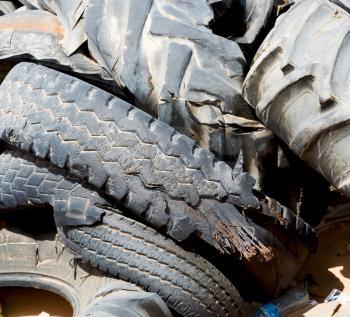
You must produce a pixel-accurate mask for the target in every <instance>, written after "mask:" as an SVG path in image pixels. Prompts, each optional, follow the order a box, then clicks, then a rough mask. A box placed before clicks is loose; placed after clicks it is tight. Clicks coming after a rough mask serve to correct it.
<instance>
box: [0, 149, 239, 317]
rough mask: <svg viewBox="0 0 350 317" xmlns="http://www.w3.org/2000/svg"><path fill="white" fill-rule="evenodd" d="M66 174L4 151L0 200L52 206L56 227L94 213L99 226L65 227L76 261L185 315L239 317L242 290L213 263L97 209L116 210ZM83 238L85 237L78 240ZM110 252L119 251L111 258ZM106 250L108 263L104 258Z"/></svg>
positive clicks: (9, 204) (21, 154) (8, 203)
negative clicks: (130, 283)
mask: <svg viewBox="0 0 350 317" xmlns="http://www.w3.org/2000/svg"><path fill="white" fill-rule="evenodd" d="M66 174H67V173H65V171H60V170H59V169H57V168H54V167H53V166H50V165H49V164H48V163H47V162H45V161H44V160H42V159H38V158H35V157H33V156H32V155H30V154H28V153H26V152H24V151H21V150H17V151H13V150H9V151H6V152H5V153H2V154H1V156H0V202H1V203H2V204H4V205H5V206H6V207H13V208H15V207H18V206H30V205H33V204H35V205H38V206H40V205H43V204H45V203H48V204H50V205H52V206H53V208H54V212H55V220H56V223H57V222H58V221H57V220H60V221H64V222H65V223H69V222H71V223H72V224H73V225H76V224H79V221H80V220H79V216H80V213H83V214H85V215H87V214H91V215H92V216H91V217H90V218H88V219H90V220H91V219H93V217H94V216H96V215H97V217H98V218H96V220H99V223H97V224H96V225H95V226H94V227H81V228H80V227H79V228H77V229H75V228H67V229H65V230H66V231H67V238H65V239H64V241H65V244H66V246H67V247H68V248H70V249H72V250H73V251H74V252H75V253H77V254H78V255H79V256H78V257H80V256H82V258H83V259H84V260H85V261H88V262H91V263H92V264H94V265H95V266H98V267H99V268H100V269H102V270H103V271H105V272H106V273H110V274H111V275H113V276H117V277H120V278H122V279H126V280H128V281H133V283H136V284H138V285H140V286H141V287H143V288H145V289H148V290H150V289H152V290H153V291H154V292H156V293H158V294H159V295H160V296H161V297H162V298H163V299H164V300H166V301H167V303H168V305H169V307H171V308H173V309H174V310H175V311H177V312H179V313H181V314H184V315H185V316H195V315H196V314H197V315H198V316H217V315H220V316H221V314H222V316H237V315H238V313H239V306H240V305H241V300H240V297H239V294H238V292H237V291H236V289H235V288H234V286H233V285H232V284H231V283H230V282H229V281H228V280H227V279H226V278H225V277H224V276H223V275H222V274H221V273H220V272H219V271H218V270H216V269H215V268H214V267H213V266H212V265H211V264H210V263H208V262H207V261H205V260H204V259H203V258H201V257H200V256H196V255H194V254H192V253H190V252H186V251H184V250H182V249H181V248H180V247H179V246H177V245H176V244H175V243H174V242H173V241H171V240H169V239H166V238H165V237H163V236H162V235H161V234H158V233H157V232H156V231H154V230H153V229H150V228H147V227H146V226H144V225H141V224H139V223H137V222H135V221H132V220H130V219H128V218H126V217H124V216H122V215H118V214H113V213H111V212H109V211H107V210H102V209H101V208H99V207H96V206H105V207H106V208H108V207H109V209H110V210H111V209H112V207H111V206H108V205H110V203H109V202H108V201H106V200H105V199H104V198H102V197H99V196H98V194H97V193H96V192H94V190H93V189H91V188H89V187H84V186H83V185H82V184H79V182H78V180H77V179H74V178H70V176H69V175H66ZM62 206H64V207H63V208H62ZM89 211H90V213H89ZM115 212H119V213H121V212H120V211H118V210H116V209H115ZM104 214H107V215H104ZM101 215H104V217H103V218H101ZM64 217H68V221H67V219H64ZM77 219H78V220H77ZM101 222H102V224H101ZM111 232H112V233H111ZM82 234H83V237H84V239H80V238H79V237H81V236H82ZM111 234H112V236H111ZM98 239H105V241H102V240H101V241H99V240H98ZM96 242H98V243H96ZM100 246H101V247H100ZM111 250H116V252H115V253H113V254H112V253H111V252H110V251H111ZM106 251H108V254H107V255H108V259H107V258H106V259H105V258H104V257H103V256H104V255H106ZM99 254H100V255H101V256H97V255H99ZM107 260H108V268H106V264H105V263H106V262H105V261H107ZM122 263H124V264H122ZM145 266H146V268H145ZM145 270H146V271H145ZM147 270H148V271H147ZM136 273H138V274H136ZM150 273H153V274H154V276H153V277H151V276H150V275H149V274H150ZM143 274H144V275H146V276H144V275H143ZM169 283H171V284H169ZM193 290H197V291H198V290H200V294H199V295H198V296H195V297H193V298H192V297H190V296H188V295H189V293H191V292H193ZM171 294H172V296H171V298H169V296H170V295H171ZM180 302H181V304H180ZM203 307H206V308H203ZM214 312H215V313H214Z"/></svg>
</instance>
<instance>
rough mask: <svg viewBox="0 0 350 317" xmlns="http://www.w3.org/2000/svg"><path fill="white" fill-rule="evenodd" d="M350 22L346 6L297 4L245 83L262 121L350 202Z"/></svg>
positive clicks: (308, 1)
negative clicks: (349, 31) (349, 65)
mask: <svg viewBox="0 0 350 317" xmlns="http://www.w3.org/2000/svg"><path fill="white" fill-rule="evenodd" d="M349 25H350V16H349V9H348V8H347V6H346V2H342V1H333V2H332V1H325V0H320V1H316V0H302V1H296V3H295V5H293V6H292V7H291V9H289V10H288V11H287V13H285V14H283V15H281V16H280V18H279V19H278V21H277V23H276V26H275V27H274V29H273V30H272V31H271V32H270V34H269V35H268V37H267V38H266V39H265V41H264V43H263V45H262V46H261V48H260V49H259V51H258V53H257V55H256V57H255V61H254V63H253V66H252V68H251V69H250V71H249V73H248V75H247V78H246V80H245V82H244V97H245V99H246V100H247V101H248V102H249V104H250V105H251V106H252V107H254V108H255V109H256V112H257V114H258V116H259V118H260V119H261V120H262V122H264V123H265V124H266V125H267V127H269V128H270V129H271V130H272V131H274V132H275V133H276V135H277V136H278V137H280V138H281V139H282V140H283V141H284V142H285V143H286V144H287V145H288V147H289V148H291V149H292V150H293V151H294V152H295V153H296V154H297V155H299V156H300V157H301V158H302V159H303V160H305V161H306V162H307V163H308V164H309V165H311V166H312V167H313V168H315V169H316V170H317V171H319V172H320V173H321V174H322V175H323V176H324V177H325V178H326V179H327V180H328V181H329V182H331V183H332V184H333V186H334V187H335V188H337V189H339V190H340V191H341V192H343V193H344V194H345V195H347V196H348V197H350V179H349V176H348V175H349V159H350V157H349V153H348V151H347V150H346V149H347V148H348V143H349V118H350V110H349V109H350V108H349V107H348V103H349V100H350V95H349V89H348V88H347V86H346V84H347V82H348V79H349V67H348V62H347V60H348V54H349V47H350V46H349V43H350V42H349V35H348V30H349ZM325 52H327V54H325Z"/></svg>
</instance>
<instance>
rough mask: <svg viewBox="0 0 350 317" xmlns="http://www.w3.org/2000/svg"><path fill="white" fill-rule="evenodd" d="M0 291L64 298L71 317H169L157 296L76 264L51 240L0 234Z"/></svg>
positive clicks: (5, 231) (7, 232)
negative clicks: (21, 290)
mask: <svg viewBox="0 0 350 317" xmlns="http://www.w3.org/2000/svg"><path fill="white" fill-rule="evenodd" d="M0 254H1V255H2V256H1V257H0V285H1V287H32V288H40V289H46V290H48V291H51V292H53V293H56V294H58V295H61V296H62V297H64V298H65V299H66V300H67V301H68V302H69V303H70V304H71V306H72V308H73V312H74V317H88V316H94V317H112V316H113V317H140V316H143V317H147V316H157V317H171V313H170V311H169V309H168V308H167V306H166V305H165V303H164V302H163V301H162V300H161V299H160V297H159V296H158V295H157V294H154V293H147V292H144V291H142V290H141V289H140V288H138V287H137V286H135V285H133V284H130V283H127V282H124V281H119V280H116V279H113V278H110V277H107V276H106V275H105V274H103V273H101V272H99V271H98V270H96V269H93V268H91V267H89V266H87V265H80V264H79V263H78V262H77V261H75V259H74V256H73V255H72V254H71V253H69V252H68V250H67V249H65V248H64V247H63V245H62V244H61V243H60V242H58V241H55V240H53V239H52V238H51V237H50V236H39V237H37V240H36V239H35V238H32V237H30V236H27V235H24V234H22V233H20V232H17V230H16V229H10V228H8V229H1V230H0Z"/></svg>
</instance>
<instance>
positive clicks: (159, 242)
mask: <svg viewBox="0 0 350 317" xmlns="http://www.w3.org/2000/svg"><path fill="white" fill-rule="evenodd" d="M63 232H64V234H63V236H65V238H63V241H64V242H65V244H66V245H67V246H68V247H69V248H70V249H71V250H73V251H75V252H76V253H78V254H79V255H80V256H81V258H82V260H83V261H86V262H88V263H89V264H91V265H92V266H95V267H98V268H99V269H100V270H102V271H104V272H106V273H108V274H111V275H113V276H115V277H119V278H121V279H123V280H126V281H130V282H133V283H136V284H138V285H140V286H141V287H143V288H144V289H146V290H147V291H151V292H155V293H157V294H159V295H160V297H161V298H163V300H164V301H165V302H166V304H167V305H168V307H170V308H172V309H173V310H174V311H176V312H178V313H180V314H181V315H183V316H240V315H241V314H242V313H243V312H242V310H241V308H242V307H241V306H242V301H241V299H240V296H239V293H238V292H237V290H236V289H235V288H234V287H233V286H232V284H231V283H230V282H229V281H228V280H227V279H226V278H225V277H224V276H223V275H222V274H221V273H220V272H219V271H218V270H217V269H216V268H215V267H213V266H212V265H211V264H210V263H208V262H207V261H206V260H204V259H203V258H201V257H200V256H198V255H196V254H193V253H190V252H186V251H184V250H182V249H181V248H179V247H178V246H177V245H176V244H175V243H174V242H173V241H171V240H169V239H167V238H165V237H164V236H162V235H161V234H160V233H158V232H157V231H155V230H153V229H151V228H148V227H146V226H144V225H142V224H140V223H138V222H136V221H133V220H131V219H129V218H126V217H124V216H122V215H118V214H113V213H109V212H107V215H106V216H105V217H104V218H103V223H102V224H100V225H96V226H93V227H88V226H86V227H79V228H75V227H71V228H69V227H68V228H65V229H64V230H63Z"/></svg>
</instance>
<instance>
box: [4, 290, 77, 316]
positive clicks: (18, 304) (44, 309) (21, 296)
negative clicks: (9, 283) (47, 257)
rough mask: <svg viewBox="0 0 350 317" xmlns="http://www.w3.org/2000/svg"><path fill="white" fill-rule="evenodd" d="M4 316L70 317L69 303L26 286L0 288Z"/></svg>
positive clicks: (71, 313) (48, 293)
mask: <svg viewBox="0 0 350 317" xmlns="http://www.w3.org/2000/svg"><path fill="white" fill-rule="evenodd" d="M0 301H1V304H2V310H3V311H2V314H3V315H4V316H5V317H32V316H40V317H48V316H50V317H72V316H73V311H72V308H71V306H70V305H69V303H68V302H67V301H66V300H65V299H63V298H62V297H60V296H57V295H55V294H53V293H50V292H47V291H44V290H36V289H28V288H14V287H11V288H10V287H9V288H0Z"/></svg>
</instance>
